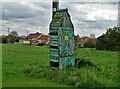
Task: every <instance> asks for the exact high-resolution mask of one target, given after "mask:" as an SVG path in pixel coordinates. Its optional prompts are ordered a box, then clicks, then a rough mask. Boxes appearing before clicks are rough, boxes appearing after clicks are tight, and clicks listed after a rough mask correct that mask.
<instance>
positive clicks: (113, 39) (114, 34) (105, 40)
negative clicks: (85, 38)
mask: <svg viewBox="0 0 120 89" xmlns="http://www.w3.org/2000/svg"><path fill="white" fill-rule="evenodd" d="M96 49H98V50H111V51H118V50H120V27H114V28H108V29H107V31H106V33H105V34H103V35H101V36H100V37H98V38H97V42H96Z"/></svg>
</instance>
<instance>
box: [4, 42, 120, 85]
mask: <svg viewBox="0 0 120 89" xmlns="http://www.w3.org/2000/svg"><path fill="white" fill-rule="evenodd" d="M117 56H118V55H117V52H110V51H98V50H95V49H89V48H82V49H81V48H79V49H77V55H76V67H72V68H69V69H65V70H52V69H50V67H49V48H48V47H44V46H42V47H41V46H26V45H12V44H9V45H8V44H4V45H3V55H2V57H3V59H2V64H3V82H2V83H3V87H10V86H11V87H43V86H44V87H45V86H48V87H68V86H70V87H117V86H118V60H117V58H118V57H117ZM13 82H14V83H13Z"/></svg>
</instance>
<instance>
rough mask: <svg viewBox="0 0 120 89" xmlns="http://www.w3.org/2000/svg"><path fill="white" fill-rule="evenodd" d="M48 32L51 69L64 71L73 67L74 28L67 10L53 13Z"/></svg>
mask: <svg viewBox="0 0 120 89" xmlns="http://www.w3.org/2000/svg"><path fill="white" fill-rule="evenodd" d="M66 18H67V20H68V21H67V20H66ZM66 22H68V23H70V24H66ZM49 32H50V61H51V62H52V65H51V67H58V68H59V69H65V68H68V67H70V66H74V65H75V60H74V28H73V24H72V22H71V20H70V16H69V14H68V12H67V10H65V9H63V10H59V11H57V12H56V13H55V15H54V17H53V19H52V21H51V24H50V28H49ZM56 62H58V63H56ZM58 64H59V65H58Z"/></svg>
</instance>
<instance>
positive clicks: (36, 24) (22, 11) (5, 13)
mask: <svg viewBox="0 0 120 89" xmlns="http://www.w3.org/2000/svg"><path fill="white" fill-rule="evenodd" d="M96 1H97V2H96ZM96 1H95V0H91V1H89V2H84V1H83V0H81V1H80V2H79V1H78V0H75V1H73V0H69V1H68V0H66V2H64V1H63V0H60V8H68V11H69V13H70V15H71V20H72V22H73V24H74V28H75V35H77V34H79V35H80V36H90V34H91V33H92V34H95V35H96V37H98V36H100V35H102V34H103V33H105V31H106V28H109V27H114V26H117V24H118V5H117V2H118V0H109V1H108V0H104V1H103V0H96ZM110 1H111V2H110ZM0 4H2V7H1V10H0V13H2V14H1V17H0V22H2V23H1V26H2V34H4V35H7V31H8V28H10V30H11V31H12V30H15V31H17V32H18V34H19V35H26V34H27V30H28V31H29V33H33V32H42V33H43V34H48V32H49V24H50V21H51V17H52V16H51V15H52V13H51V10H52V6H51V5H52V0H46V1H45V0H39V1H38V0H34V1H33V0H30V1H29V2H28V1H27V0H21V1H17V0H10V1H9V0H2V2H1V3H0ZM1 26H0V27H1ZM0 35H1V34H0Z"/></svg>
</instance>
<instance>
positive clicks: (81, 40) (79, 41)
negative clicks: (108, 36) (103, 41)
mask: <svg viewBox="0 0 120 89" xmlns="http://www.w3.org/2000/svg"><path fill="white" fill-rule="evenodd" d="M96 41H97V38H81V37H80V36H77V47H84V44H85V43H86V42H94V43H96Z"/></svg>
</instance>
